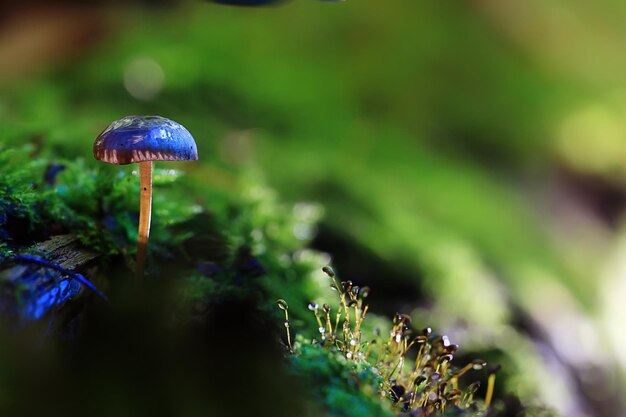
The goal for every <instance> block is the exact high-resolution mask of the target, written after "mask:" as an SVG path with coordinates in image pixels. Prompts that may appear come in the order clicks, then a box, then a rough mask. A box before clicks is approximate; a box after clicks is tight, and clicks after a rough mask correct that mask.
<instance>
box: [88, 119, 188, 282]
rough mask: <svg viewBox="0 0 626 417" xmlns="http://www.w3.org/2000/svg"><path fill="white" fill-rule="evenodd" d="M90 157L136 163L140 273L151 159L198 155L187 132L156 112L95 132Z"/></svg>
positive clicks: (148, 214)
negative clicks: (138, 181)
mask: <svg viewBox="0 0 626 417" xmlns="http://www.w3.org/2000/svg"><path fill="white" fill-rule="evenodd" d="M93 154H94V157H95V158H96V159H98V160H100V161H103V162H107V163H110V164H116V165H126V164H131V163H139V178H140V187H141V193H140V196H141V200H140V210H139V238H138V241H137V264H136V274H137V277H138V278H142V277H143V275H144V268H145V262H146V255H147V249H148V238H149V236H150V218H151V212H152V161H188V160H197V159H198V148H197V146H196V142H195V141H194V139H193V137H192V136H191V134H190V133H189V132H188V131H187V129H185V128H184V127H183V126H181V125H180V124H178V123H176V122H174V121H172V120H169V119H166V118H163V117H160V116H126V117H124V118H122V119H120V120H116V121H114V122H113V123H111V125H110V126H109V127H107V128H106V129H105V130H104V131H103V132H102V133H100V134H99V135H98V137H97V138H96V141H95V143H94V145H93Z"/></svg>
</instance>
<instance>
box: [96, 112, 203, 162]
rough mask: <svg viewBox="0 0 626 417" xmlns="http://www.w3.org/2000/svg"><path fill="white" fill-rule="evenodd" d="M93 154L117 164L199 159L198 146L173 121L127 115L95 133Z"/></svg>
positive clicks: (156, 117) (183, 129)
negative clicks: (100, 131) (96, 135)
mask: <svg viewBox="0 0 626 417" xmlns="http://www.w3.org/2000/svg"><path fill="white" fill-rule="evenodd" d="M93 155H94V157H95V158H96V159H98V160H100V161H103V162H108V163H109V164H117V165H126V164H131V163H134V162H143V161H189V160H196V159H198V148H197V147H196V142H195V141H194V139H193V137H192V136H191V133H189V131H187V129H185V128H184V127H183V126H182V125H180V124H178V123H176V122H174V121H172V120H169V119H166V118H164V117H160V116H126V117H124V118H122V119H119V120H116V121H114V122H113V123H111V125H110V126H109V127H107V128H106V129H105V130H104V132H102V133H100V134H99V135H98V137H97V138H96V141H95V143H94V144H93Z"/></svg>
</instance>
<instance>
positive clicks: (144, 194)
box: [135, 161, 152, 279]
mask: <svg viewBox="0 0 626 417" xmlns="http://www.w3.org/2000/svg"><path fill="white" fill-rule="evenodd" d="M139 184H140V185H141V194H140V202H139V239H138V240H137V265H136V270H135V271H136V273H137V278H139V279H141V278H143V275H144V270H145V265H146V255H147V253H148V238H149V237H150V218H151V217H152V161H143V162H140V163H139Z"/></svg>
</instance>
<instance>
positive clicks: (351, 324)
mask: <svg viewBox="0 0 626 417" xmlns="http://www.w3.org/2000/svg"><path fill="white" fill-rule="evenodd" d="M323 271H324V273H325V274H326V275H327V277H328V278H329V279H330V281H331V284H330V287H331V288H332V289H333V290H334V291H336V292H337V294H338V298H339V305H338V306H337V308H336V312H333V308H332V307H331V306H330V305H328V304H323V305H322V306H321V307H320V306H319V305H318V304H317V303H315V302H311V303H309V305H308V309H309V310H310V311H311V312H312V313H313V315H314V318H315V323H316V325H317V332H316V333H317V336H316V337H313V338H310V339H308V338H304V337H300V336H298V337H296V338H295V340H296V342H295V343H292V336H291V333H290V331H289V329H290V325H289V317H288V315H287V314H286V313H287V309H288V306H287V303H286V302H285V301H284V300H282V299H280V300H278V305H279V307H280V309H281V310H283V311H284V312H285V327H286V330H287V345H288V347H289V351H290V352H291V353H293V354H294V355H295V357H296V358H297V357H298V355H299V354H300V353H301V352H303V351H304V350H305V349H307V350H308V349H313V348H316V349H322V350H326V351H329V352H334V353H335V354H336V355H340V356H341V357H343V358H344V359H343V360H344V361H345V362H346V363H347V364H348V365H349V364H353V365H354V366H355V369H356V367H359V368H362V367H363V366H365V368H366V370H367V372H368V373H369V375H370V378H368V379H369V380H372V381H374V384H375V389H374V392H376V393H377V395H378V397H379V398H381V399H383V400H385V401H387V402H388V405H390V406H391V408H392V409H393V410H396V411H397V412H400V413H410V414H406V415H420V416H429V415H434V414H438V413H451V414H452V415H456V414H457V413H456V412H458V413H459V414H460V413H462V412H463V411H467V412H470V413H471V415H483V414H485V413H486V412H487V410H488V409H489V407H490V405H491V403H492V399H493V390H494V384H495V374H496V372H497V371H498V370H499V369H500V367H499V366H493V367H490V368H489V369H488V372H489V377H488V386H487V391H486V396H485V399H484V400H480V399H476V398H475V396H474V394H475V393H476V391H477V390H478V388H479V386H480V382H479V381H476V382H473V383H471V384H469V385H468V386H466V387H461V386H460V384H459V379H460V378H461V377H462V376H463V375H465V374H466V373H468V372H470V371H472V370H482V369H486V367H487V363H486V362H485V361H483V360H481V359H476V360H473V361H472V362H470V363H468V364H466V365H465V366H463V367H460V368H459V367H456V366H454V365H453V364H452V361H453V358H454V355H455V353H456V352H457V350H458V348H459V346H458V345H456V344H453V343H451V342H450V340H449V338H448V337H447V336H445V335H437V334H435V333H433V332H432V330H431V329H430V328H429V327H427V328H425V329H423V330H421V331H420V332H419V334H417V335H414V333H413V329H412V323H411V318H410V316H408V315H407V314H398V313H396V315H395V316H394V318H393V320H392V323H391V329H390V330H389V332H388V333H387V334H386V335H383V334H381V332H380V330H378V329H374V331H372V332H371V333H372V334H373V337H371V338H367V337H365V336H364V335H365V330H364V327H363V323H364V320H365V318H366V317H367V314H368V305H367V304H365V299H366V298H367V296H368V295H369V292H370V289H369V288H368V287H359V286H357V285H354V284H353V283H352V282H351V281H341V282H339V281H338V280H337V277H336V275H335V272H334V271H333V269H332V268H330V267H328V266H326V267H324V268H323ZM368 333H369V332H368ZM416 413H417V414H416ZM464 415H465V414H464Z"/></svg>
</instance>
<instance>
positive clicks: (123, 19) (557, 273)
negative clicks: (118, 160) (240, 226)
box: [0, 0, 626, 416]
mask: <svg viewBox="0 0 626 417" xmlns="http://www.w3.org/2000/svg"><path fill="white" fill-rule="evenodd" d="M2 7H3V9H0V10H1V11H2V12H3V13H2V20H0V126H2V128H1V129H0V140H2V141H6V142H8V143H19V142H20V141H25V140H34V141H35V142H37V141H39V142H42V143H43V144H44V148H45V152H48V153H49V154H51V155H61V156H63V157H64V158H69V159H74V158H80V159H84V160H85V161H87V164H95V162H92V161H91V147H92V144H93V139H94V137H95V136H96V135H97V133H98V132H100V131H101V130H102V129H104V128H105V127H106V126H107V125H108V124H109V123H110V122H111V121H112V120H114V119H118V118H120V117H122V116H124V115H128V114H158V115H162V116H165V117H168V118H171V119H174V120H176V121H178V122H180V123H182V124H183V125H185V126H186V127H187V128H188V130H189V131H190V132H191V133H192V134H193V135H194V137H195V138H196V140H197V141H198V147H199V152H200V155H201V161H200V163H199V164H196V165H191V164H190V165H186V167H187V168H188V173H189V176H190V177H192V178H194V179H196V180H197V181H199V182H202V183H203V184H204V185H205V186H206V187H208V188H211V189H222V190H227V189H228V188H229V187H230V186H231V185H232V182H233V178H238V177H240V176H248V175H252V176H258V177H261V178H264V181H265V182H266V183H267V184H269V186H270V187H272V188H274V189H275V190H276V191H277V193H278V195H279V196H280V198H281V199H282V200H283V201H287V202H292V203H298V202H313V203H317V204H319V207H321V210H323V217H322V220H321V222H320V224H319V227H317V228H316V229H312V230H309V229H294V234H295V237H296V238H299V239H302V240H307V239H309V238H310V237H313V241H312V247H313V248H315V249H318V250H320V251H323V252H326V253H328V254H329V255H330V259H332V263H333V264H334V265H335V266H336V267H337V269H338V271H339V272H340V273H341V274H343V277H344V278H345V279H348V278H349V279H352V280H353V281H355V282H357V281H358V282H359V283H361V284H367V285H370V286H371V287H372V288H373V293H372V297H371V298H372V304H373V305H375V306H376V307H377V308H378V309H379V312H382V313H384V314H387V315H391V314H393V313H394V312H395V311H412V312H413V313H412V315H413V317H414V320H415V321H417V322H418V323H423V324H424V325H426V324H428V325H431V326H433V327H437V328H439V329H444V330H445V332H446V333H448V334H449V335H450V337H451V338H452V339H454V340H455V342H458V343H459V344H460V345H461V346H462V347H463V349H465V350H467V351H469V352H472V351H475V352H489V351H506V352H509V355H510V363H509V371H508V372H509V378H508V379H507V387H505V388H504V389H507V390H510V391H513V392H516V393H517V394H518V395H520V396H521V397H522V398H524V399H525V400H528V401H535V402H542V403H547V404H549V405H551V406H553V407H555V408H557V409H558V410H559V411H560V412H561V413H562V414H563V415H565V416H608V415H620V414H621V413H622V412H624V404H623V396H622V395H621V394H623V393H624V384H623V379H624V376H625V370H626V354H625V353H624V349H623V347H624V346H625V345H626V329H625V328H624V324H623V320H622V319H623V318H624V317H626V308H625V307H624V303H623V298H624V297H625V296H626V223H625V222H624V208H625V207H626V55H625V54H624V50H625V45H626V25H624V24H623V22H624V20H625V19H626V3H624V2H622V1H618V0H603V1H599V2H585V1H582V0H574V1H565V0H558V1H552V2H542V1H538V0H533V1H526V2H516V1H512V0H511V1H509V0H507V1H502V0H476V1H468V2H458V1H452V0H442V1H398V2H380V1H374V0H364V1H357V0H347V1H345V2H341V3H328V2H317V1H306V0H297V1H296V0H294V1H292V2H288V3H285V4H283V5H281V6H280V7H267V8H237V7H227V6H220V5H215V4H212V3H210V2H200V1H186V2H183V3H181V4H178V3H175V2H168V4H162V3H160V2H147V3H144V4H137V5H134V6H132V7H129V6H126V7H123V6H121V5H103V4H98V3H94V4H93V5H90V6H88V7H85V6H81V5H79V4H73V3H72V2H67V3H60V4H57V5H55V6H54V7H52V6H49V5H47V4H46V3H45V2H43V3H39V4H30V3H28V2H27V3H24V4H21V3H19V4H18V3H16V4H10V3H8V4H7V5H6V6H2ZM198 192H201V191H198ZM294 207H295V208H294V210H298V209H300V210H305V209H307V207H309V209H310V206H304V205H295V206H294Z"/></svg>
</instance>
